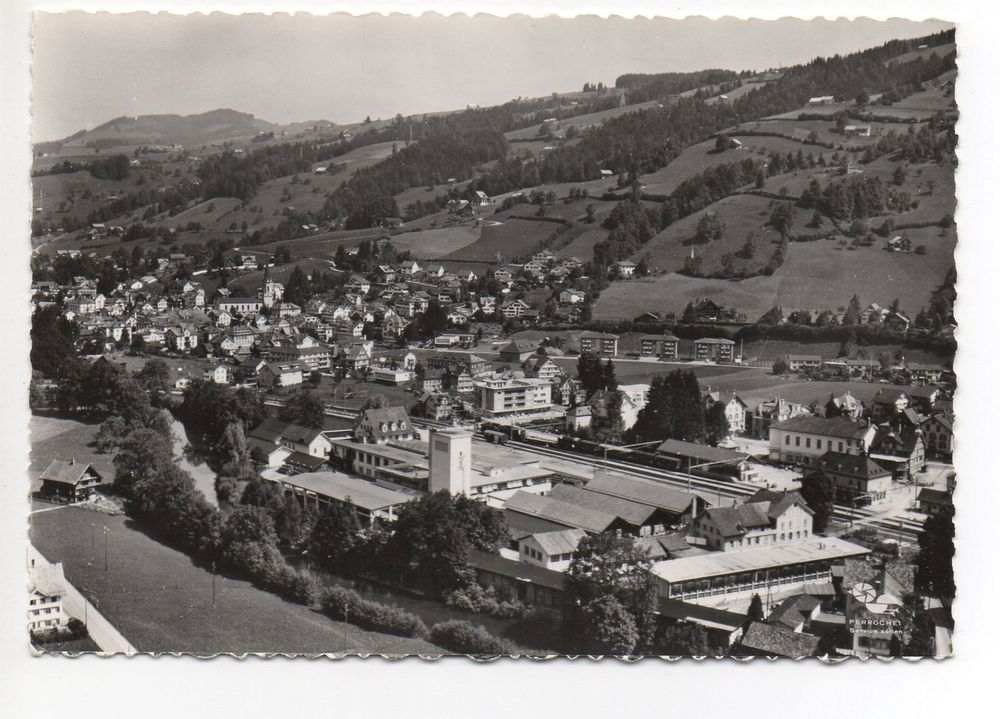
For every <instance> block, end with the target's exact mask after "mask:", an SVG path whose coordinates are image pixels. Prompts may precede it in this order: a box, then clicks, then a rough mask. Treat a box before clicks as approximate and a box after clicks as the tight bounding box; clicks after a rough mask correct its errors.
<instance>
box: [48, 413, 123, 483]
mask: <svg viewBox="0 0 1000 719" xmlns="http://www.w3.org/2000/svg"><path fill="white" fill-rule="evenodd" d="M99 427H100V425H97V424H85V423H83V422H78V421H76V420H72V419H60V418H57V417H43V416H39V415H32V417H31V420H30V421H29V425H28V431H29V433H30V439H31V451H30V454H29V457H30V464H29V465H28V476H29V477H30V478H31V482H32V486H31V489H32V491H34V490H37V489H39V488H40V487H41V483H40V482H38V478H39V477H40V476H41V474H42V472H44V471H45V469H46V468H47V467H48V466H49V464H50V463H51V462H52V460H53V459H75V460H77V461H79V462H84V463H87V464H92V465H94V469H96V470H97V471H98V472H99V473H100V474H101V475H103V476H104V478H105V480H106V481H110V480H111V479H112V478H113V477H114V475H115V469H114V465H113V464H112V463H111V455H110V454H99V453H98V452H97V450H96V449H94V448H93V447H92V446H91V443H92V442H93V441H94V437H95V436H97V430H98V429H99Z"/></svg>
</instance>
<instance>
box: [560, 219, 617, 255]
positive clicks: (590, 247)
mask: <svg viewBox="0 0 1000 719" xmlns="http://www.w3.org/2000/svg"><path fill="white" fill-rule="evenodd" d="M606 239H608V231H607V230H605V229H604V228H603V227H601V226H600V225H599V224H598V223H597V222H594V223H593V224H589V225H577V226H576V227H574V228H573V229H571V230H569V231H568V232H566V233H565V234H562V235H560V236H559V238H558V239H557V240H556V242H555V245H556V246H557V247H555V248H552V249H553V250H554V252H555V253H556V256H557V257H560V258H564V257H577V258H579V259H581V260H583V261H584V262H586V261H588V260H590V259H592V258H593V256H594V245H596V244H597V243H598V242H602V241H604V240H606Z"/></svg>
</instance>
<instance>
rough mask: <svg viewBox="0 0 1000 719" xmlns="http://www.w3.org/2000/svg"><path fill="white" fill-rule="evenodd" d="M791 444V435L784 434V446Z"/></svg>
mask: <svg viewBox="0 0 1000 719" xmlns="http://www.w3.org/2000/svg"><path fill="white" fill-rule="evenodd" d="M791 442H792V435H790V434H786V435H785V444H791Z"/></svg>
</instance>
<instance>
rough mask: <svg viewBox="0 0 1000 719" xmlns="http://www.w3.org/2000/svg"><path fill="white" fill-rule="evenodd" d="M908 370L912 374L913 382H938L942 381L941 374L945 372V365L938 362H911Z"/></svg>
mask: <svg viewBox="0 0 1000 719" xmlns="http://www.w3.org/2000/svg"><path fill="white" fill-rule="evenodd" d="M906 372H907V374H909V375H910V381H911V382H913V383H917V382H923V383H925V384H937V383H938V382H940V381H941V375H942V374H944V367H942V366H941V365H937V364H919V363H917V362H909V363H907V365H906Z"/></svg>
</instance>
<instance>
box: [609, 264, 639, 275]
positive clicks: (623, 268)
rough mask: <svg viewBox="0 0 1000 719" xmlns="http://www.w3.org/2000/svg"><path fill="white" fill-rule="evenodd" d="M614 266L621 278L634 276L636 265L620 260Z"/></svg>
mask: <svg viewBox="0 0 1000 719" xmlns="http://www.w3.org/2000/svg"><path fill="white" fill-rule="evenodd" d="M614 266H615V268H616V269H617V270H618V274H619V275H621V276H622V277H631V276H632V275H634V274H635V268H636V264H635V263H634V262H631V261H629V260H620V261H618V262H616V263H615V265H614Z"/></svg>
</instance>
